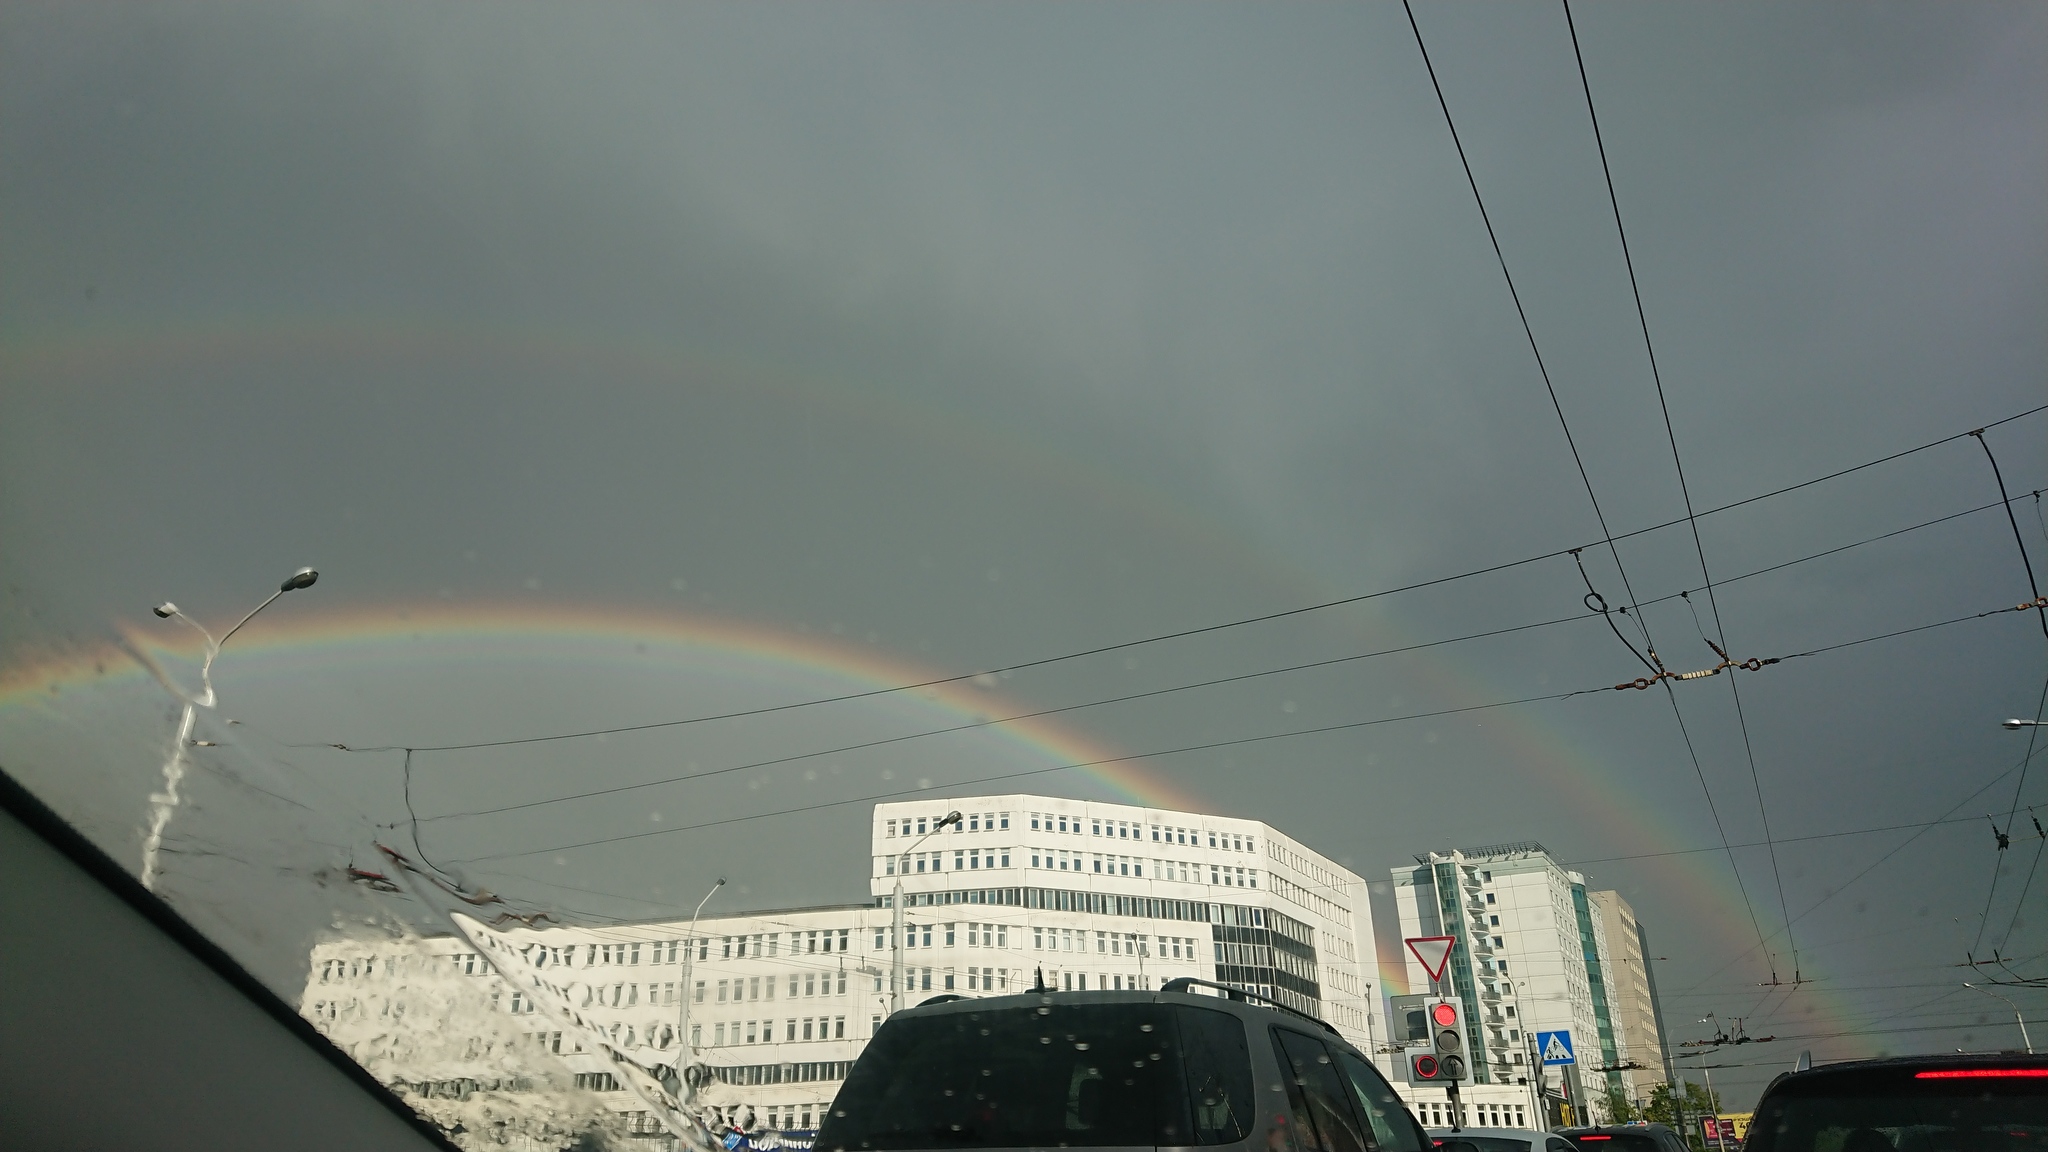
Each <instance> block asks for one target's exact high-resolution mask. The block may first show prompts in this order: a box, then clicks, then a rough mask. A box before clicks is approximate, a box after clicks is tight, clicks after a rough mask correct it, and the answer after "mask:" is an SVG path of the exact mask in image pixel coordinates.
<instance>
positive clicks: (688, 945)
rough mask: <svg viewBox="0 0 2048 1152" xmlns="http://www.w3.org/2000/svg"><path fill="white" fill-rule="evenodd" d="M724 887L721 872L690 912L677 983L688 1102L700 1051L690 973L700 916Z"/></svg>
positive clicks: (679, 1079) (679, 1057)
mask: <svg viewBox="0 0 2048 1152" xmlns="http://www.w3.org/2000/svg"><path fill="white" fill-rule="evenodd" d="M723 887H725V877H723V876H720V877H719V878H718V883H716V884H713V885H712V886H711V891H709V892H706V893H705V894H704V899H702V900H699V901H697V910H696V911H695V912H692V913H690V935H689V936H688V937H687V938H686V939H685V940H684V941H683V944H684V946H685V947H684V951H683V978H682V982H681V983H680V984H679V985H678V986H677V991H678V992H680V993H681V994H682V995H681V997H680V1000H681V1003H682V1006H683V1008H682V1011H680V1012H678V1013H677V1014H676V1098H677V1099H678V1100H680V1101H682V1102H683V1103H685V1104H688V1103H689V1102H690V1097H692V1096H694V1095H696V1092H695V1090H694V1089H693V1088H692V1086H691V1084H690V1071H689V1070H690V1061H691V1060H692V1059H694V1058H695V1057H696V1055H697V1046H696V1045H695V1044H692V1043H690V974H691V973H692V972H694V971H696V960H697V918H698V917H699V916H702V915H703V914H704V905H706V904H709V903H711V898H712V897H713V896H716V895H717V894H718V890H719V889H720V888H723Z"/></svg>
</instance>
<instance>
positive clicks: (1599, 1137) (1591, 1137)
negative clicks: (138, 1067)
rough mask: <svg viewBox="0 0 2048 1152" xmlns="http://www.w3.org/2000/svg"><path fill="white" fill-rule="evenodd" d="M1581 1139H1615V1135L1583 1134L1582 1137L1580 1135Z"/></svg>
mask: <svg viewBox="0 0 2048 1152" xmlns="http://www.w3.org/2000/svg"><path fill="white" fill-rule="evenodd" d="M1579 1139H1581V1140H1612V1139H1614V1137H1612V1136H1581V1137H1579Z"/></svg>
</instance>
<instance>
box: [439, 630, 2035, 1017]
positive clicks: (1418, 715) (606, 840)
mask: <svg viewBox="0 0 2048 1152" xmlns="http://www.w3.org/2000/svg"><path fill="white" fill-rule="evenodd" d="M1996 611H2002V612H2010V611H2014V609H2010V608H2006V609H1998V610H1996ZM1993 614H1995V612H1985V613H1978V614H1975V615H1972V616H1959V617H1956V618H1954V619H1952V620H1948V621H1945V622H1943V623H1946V624H1955V623H1961V622H1963V621H1966V620H1975V619H1980V618H1981V617H1983V616H1987V615H1993ZM1942 626H1943V625H1942V624H1930V625H1924V626H1922V627H1921V628H1913V629H1905V630H1904V631H1903V632H1898V633H1891V634H1890V635H1903V634H1905V633H1908V632H1919V631H1925V630H1926V629H1928V628H1938V627H1942ZM1882 638H1883V637H1868V638H1865V639H1863V640H1854V641H1848V642H1846V643H1843V644H1838V645H1834V646H1832V647H1833V648H1835V649H1840V648H1848V647H1851V646H1853V645H1856V644H1862V643H1868V642H1870V640H1873V639H1882ZM1827 650H1829V649H1821V650H1817V651H1827ZM1610 690H1611V689H1608V688H1605V687H1602V688H1580V689H1575V690H1573V691H1570V692H1553V693H1548V694H1545V695H1539V696H1525V697H1520V698H1518V699H1513V700H1498V701H1493V702H1490V703H1486V704H1468V705H1464V706H1461V707H1457V708H1443V709H1436V710H1433V711H1428V712H1413V713H1407V714H1404V715H1400V716H1382V717H1375V718H1373V719H1370V720H1352V721H1346V722H1344V723H1339V724H1327V725H1322V726H1319V727H1315V728H1298V729H1292V730H1290V731H1286V732H1272V733H1266V734H1264V735H1260V736H1243V737H1237V738H1234V739H1229V740H1217V741H1211V742H1208V743H1203V744H1191V745H1185V746H1182V747H1178V748H1167V749H1161V750H1158V751H1153V752H1137V753H1131V754H1129V755H1125V756H1112V757H1105V758H1102V759H1098V760H1087V761H1078V762H1074V763H1069V764H1056V765H1051V766H1048V767H1042V768H1028V769H1022V770H1019V771H1015V772H1002V773H996V774H993V775H988V776H978V777H972V778H969V779H964V780H956V781H952V782H950V783H948V784H946V785H943V786H942V787H944V788H945V789H955V788H961V787H966V786H968V785H974V784H987V783H993V782H995V781H999V780H1015V779H1021V778H1026V777H1032V776H1043V775H1047V774H1050V773H1054V772H1065V771H1070V770H1074V769H1080V768H1095V767H1101V766H1103V765H1107V764H1120V763H1126V762H1128V761H1132V760H1144V759H1149V758H1152V757H1157V756H1173V755H1179V754H1182V753H1187V752H1201V751H1209V750H1213V749H1217V748H1230V747H1238V746H1242V745H1248V744H1261V743H1267V742H1270V741H1274V740H1285V739H1289V738H1292V737H1296V736H1313V735H1319V734H1323V733H1329V732H1341V731H1349V730H1353V729H1359V728H1370V727H1375V726H1378V725H1381V724H1393V723H1398V722H1401V721H1406V720H1423V719H1430V718H1433V717H1437V716H1451V715H1459V714H1463V713H1468V712H1482V711H1488V710H1491V709H1496V708H1508V707H1514V706H1518V705H1523V704H1535V703H1544V702H1549V701H1556V700H1567V699H1570V698H1572V697H1576V696H1587V695H1598V694H1601V693H1605V692H1607V691H1610ZM2044 751H2048V749H2044ZM2017 770H2018V766H2017V765H2015V766H2014V767H2013V768H2011V769H2008V770H2007V771H2006V772H2003V773H2000V774H1999V775H1998V777H1996V778H1995V779H1994V780H1992V781H1991V782H1989V783H1986V784H1985V785H1983V786H1982V787H1980V788H1978V789H1977V791H1976V792H1973V793H1971V794H1970V796H1968V797H1966V798H1965V799H1964V800H1963V801H1962V802H1961V803H1962V804H1967V803H1968V802H1969V801H1970V800H1973V799H1975V798H1976V797H1977V796H1978V795H1979V794H1981V793H1983V792H1984V791H1985V789H1988V788H1990V787H1991V786H1992V784H1995V783H1997V781H1999V780H2003V779H2004V778H2005V777H2006V776H2007V775H2009V774H2010V773H2011V772H2013V771H2017ZM934 790H935V787H934V786H926V787H911V788H899V789H893V790H890V791H885V792H876V793H869V794H866V795H861V796H852V797H847V798H844V799H840V800H828V801H820V802H818V803H815V804H806V805H801V806H798V807H794V808H783V809H774V810H770V811H767V812H757V813H752V814H749V815H745V816H731V817H725V818H722V819H718V820H710V821H705V822H703V823H699V824H688V825H675V826H672V827H668V828H657V829H651V830H648V831H644V832H632V833H626V834H624V835H619V836H608V837H600V838H598V839H594V840H584V841H578V842H576V843H572V844H562V845H557V846H554V847H551V848H531V849H525V850H522V851H518V852H503V853H494V854H491V855H486V856H472V857H465V858H463V859H460V860H456V861H453V863H457V864H475V863H481V862H485V861H490V860H505V859H512V858H515V857H523V856H538V855H543V854H546V853H549V852H565V851H569V850H571V849H576V848H588V847H594V846H596V845H600V844H612V843H618V842H621V841H627V840H642V839H646V838H649V837H653V836H667V835H673V834H675V833H678V832H690V831H699V830H702V829H705V828H716V827H722V826H725V825H729V824H743V823H751V822H754V821H758V820H766V819H773V818H776V817H781V816H793V815H798V814H802V813H806V812H816V811H822V810H825V809H829V808H839V807H844V806H847V805H850V804H864V803H868V802H871V801H878V800H890V799H895V798H898V797H902V796H914V795H920V794H925V793H930V792H932V791H934ZM1960 806H1961V804H1958V806H1957V807H1960ZM1954 814H1955V810H1954V809H1951V810H1950V811H1948V812H1946V813H1943V818H1946V817H1948V816H1952V815H1954ZM1924 832H1925V829H1922V830H1921V832H1920V833H1915V837H1916V838H1917V837H1918V836H1919V835H1920V834H1922V833H1924ZM1908 842H1910V841H1908ZM1873 867H1874V865H1873ZM1866 871H1867V869H1866ZM1859 875H1860V874H1859ZM1851 882H1852V883H1853V880H1852V881H1851ZM1839 891H1840V890H1839V889H1838V890H1837V893H1839ZM1831 898H1832V897H1827V898H1823V900H1822V901H1821V903H1825V902H1826V900H1827V899H1831ZM1818 906H1819V905H1818V904H1816V905H1815V907H1818ZM1807 911H1808V912H1811V911H1812V909H1811V908H1809V909H1808V910H1807ZM1801 915H1802V916H1803V915H1805V913H1801ZM1747 953H1748V950H1745V951H1744V952H1743V953H1741V954H1738V956H1737V957H1736V959H1740V957H1741V956H1742V955H1747ZM1733 962H1734V961H1733V960H1731V961H1730V963H1733ZM1723 967H1724V968H1725V967H1726V965H1724V966H1723ZM1716 974H1718V972H1717V973H1716ZM1708 978H1709V979H1711V978H1712V977H1711V976H1710V977H1708ZM1702 983H1704V981H1702Z"/></svg>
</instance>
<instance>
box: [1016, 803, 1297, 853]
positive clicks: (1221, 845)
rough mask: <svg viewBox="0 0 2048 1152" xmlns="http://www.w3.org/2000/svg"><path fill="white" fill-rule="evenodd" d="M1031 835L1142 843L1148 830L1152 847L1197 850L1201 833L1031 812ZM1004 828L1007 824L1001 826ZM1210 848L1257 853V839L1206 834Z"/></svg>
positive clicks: (1053, 813) (1135, 821)
mask: <svg viewBox="0 0 2048 1152" xmlns="http://www.w3.org/2000/svg"><path fill="white" fill-rule="evenodd" d="M1030 816H1031V830H1032V831H1033V832H1065V833H1069V834H1072V835H1076V836H1078V835H1081V834H1082V833H1083V832H1084V831H1085V832H1086V833H1087V834H1088V835H1091V836H1107V837H1110V838H1112V839H1116V840H1143V839H1145V838H1146V833H1147V830H1148V829H1149V830H1150V833H1151V839H1152V842H1153V843H1154V844H1192V845H1194V846H1196V847H1200V846H1201V844H1202V839H1203V836H1204V833H1203V832H1202V830H1201V829H1199V828H1176V827H1172V826H1171V825H1165V824H1145V823H1143V822H1141V821H1137V820H1114V819H1110V820H1105V819H1103V818H1102V817H1100V816H1091V817H1088V818H1086V819H1085V820H1084V819H1083V818H1082V817H1079V816H1068V815H1065V814H1064V813H1058V812H1033V813H1031V814H1030ZM1003 826H1004V827H1005V828H1007V827H1009V825H1008V824H1005V825H1003ZM1207 836H1208V841H1209V847H1211V848H1216V849H1220V850H1227V851H1231V852H1256V851H1258V848H1257V844H1258V841H1257V839H1256V838H1254V837H1251V836H1246V835H1245V834H1243V833H1241V832H1216V831H1211V832H1209V833H1207Z"/></svg>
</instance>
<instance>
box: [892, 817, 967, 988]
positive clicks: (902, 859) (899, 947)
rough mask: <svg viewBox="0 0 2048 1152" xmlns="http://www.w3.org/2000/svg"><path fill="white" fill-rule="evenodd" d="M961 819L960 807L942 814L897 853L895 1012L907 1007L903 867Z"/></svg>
mask: <svg viewBox="0 0 2048 1152" xmlns="http://www.w3.org/2000/svg"><path fill="white" fill-rule="evenodd" d="M958 823H960V812H959V810H958V809H955V810H954V811H951V812H948V813H946V814H945V815H944V816H941V817H939V821H938V823H936V824H933V825H932V830H931V831H929V832H927V833H925V834H924V835H922V836H919V837H918V838H917V840H916V841H915V842H914V843H912V844H911V846H910V847H908V848H905V849H904V850H903V851H901V852H898V853H897V854H896V895H895V896H894V897H893V898H892V899H891V900H890V904H891V908H892V911H894V912H895V916H894V917H893V918H892V919H893V923H892V924H891V926H890V932H891V935H890V938H889V1014H890V1015H891V1016H894V1015H895V1014H896V1013H898V1012H901V1011H903V867H904V865H905V864H908V863H909V862H910V854H911V853H913V852H915V851H917V850H918V848H919V846H921V845H922V844H923V843H924V842H925V841H927V840H929V839H931V838H932V837H934V836H937V835H938V834H939V830H940V829H942V828H944V827H945V826H946V825H948V824H958Z"/></svg>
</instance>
